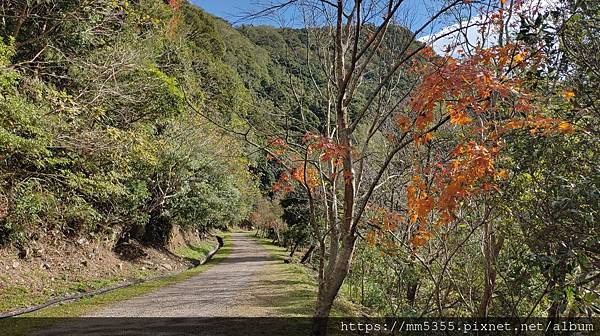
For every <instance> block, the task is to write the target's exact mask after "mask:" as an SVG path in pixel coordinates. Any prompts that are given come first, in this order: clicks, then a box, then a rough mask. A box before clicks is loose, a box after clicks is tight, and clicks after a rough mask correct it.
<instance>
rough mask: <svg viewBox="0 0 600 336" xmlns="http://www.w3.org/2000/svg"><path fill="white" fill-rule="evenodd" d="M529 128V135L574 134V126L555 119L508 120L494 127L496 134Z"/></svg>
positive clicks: (529, 118)
mask: <svg viewBox="0 0 600 336" xmlns="http://www.w3.org/2000/svg"><path fill="white" fill-rule="evenodd" d="M523 128H529V134H530V135H532V136H533V135H540V136H545V135H551V134H570V133H573V132H575V126H574V125H573V124H571V123H569V122H568V121H565V120H562V119H557V118H545V117H528V118H526V119H521V120H510V121H508V122H505V123H503V124H501V125H499V126H497V127H496V132H497V133H498V134H504V133H507V132H510V131H513V130H519V129H523Z"/></svg>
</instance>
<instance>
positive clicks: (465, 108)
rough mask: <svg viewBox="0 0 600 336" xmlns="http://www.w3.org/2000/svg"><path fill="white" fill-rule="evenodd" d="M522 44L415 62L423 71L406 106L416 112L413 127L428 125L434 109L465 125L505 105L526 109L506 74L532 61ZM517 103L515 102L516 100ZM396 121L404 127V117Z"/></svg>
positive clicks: (513, 79) (517, 84)
mask: <svg viewBox="0 0 600 336" xmlns="http://www.w3.org/2000/svg"><path fill="white" fill-rule="evenodd" d="M529 55H530V52H529V51H528V50H527V49H525V47H523V46H520V45H515V44H509V45H506V46H503V47H493V48H488V49H478V50H476V53H475V55H473V56H471V57H465V58H463V59H461V60H456V59H454V58H452V57H448V58H445V59H443V58H437V59H430V60H428V61H427V62H423V64H421V65H417V67H419V69H417V70H415V71H416V72H418V73H426V74H429V75H426V76H425V78H424V79H423V80H422V82H421V83H420V85H419V86H418V87H417V89H416V90H415V93H414V94H413V95H412V97H411V100H410V107H411V108H412V110H413V111H414V112H415V113H416V127H417V129H418V130H420V131H423V130H425V129H426V128H427V127H429V126H430V125H431V122H432V121H433V115H434V110H435V109H437V108H441V109H442V110H443V109H445V110H446V111H447V113H448V115H449V116H450V122H451V123H453V124H454V125H461V126H463V125H468V124H471V123H472V122H473V116H477V115H482V114H484V113H491V112H494V111H495V110H496V109H498V108H500V107H502V106H506V107H507V108H513V107H515V106H517V107H518V108H519V109H520V110H522V111H526V110H528V109H530V104H529V102H528V100H526V99H522V98H523V97H525V96H527V94H526V92H525V90H524V89H523V88H522V86H521V82H520V80H519V79H518V78H517V77H515V76H508V75H507V73H510V71H512V69H513V68H514V66H515V65H517V64H518V65H523V66H526V65H527V64H529V63H530V62H534V61H535V60H534V58H531V57H528V56H529ZM517 103H518V104H517ZM396 123H397V124H398V126H400V127H401V128H403V129H404V128H405V127H406V125H407V123H406V120H401V119H399V118H397V120H396Z"/></svg>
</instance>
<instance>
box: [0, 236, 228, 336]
mask: <svg viewBox="0 0 600 336" xmlns="http://www.w3.org/2000/svg"><path fill="white" fill-rule="evenodd" d="M222 236H224V237H223V238H224V240H225V246H223V247H222V248H221V249H220V250H219V252H218V253H217V254H215V255H214V256H213V258H212V259H211V261H210V262H208V263H206V264H204V265H200V266H198V267H194V268H191V269H188V270H185V271H183V272H181V273H178V274H175V275H172V276H168V277H166V278H162V279H158V280H152V281H148V282H145V283H142V284H138V285H134V286H130V287H126V288H121V289H117V290H114V291H112V292H108V293H106V294H102V295H98V296H93V297H89V298H84V299H81V300H77V301H73V302H68V303H64V304H59V305H56V306H52V307H49V308H46V309H42V310H38V311H36V312H32V313H28V314H24V315H21V316H20V317H19V318H17V319H5V320H0V330H1V331H2V333H3V334H6V335H24V334H25V333H27V332H28V331H30V330H32V329H39V328H42V327H47V326H49V325H51V324H53V323H54V322H56V321H55V320H54V321H53V320H52V319H48V318H52V317H78V316H82V315H85V314H87V313H90V312H92V311H94V310H98V309H100V308H102V307H104V306H106V305H108V304H111V303H114V302H118V301H123V300H126V299H130V298H133V297H137V296H141V295H144V294H147V293H150V292H152V291H155V290H156V289H158V288H160V287H163V286H166V285H169V284H172V283H176V282H179V281H183V280H186V279H188V278H190V277H192V276H194V275H196V274H199V273H202V272H204V271H205V270H207V269H208V268H210V267H212V266H214V265H215V264H217V263H219V262H220V261H221V260H223V259H225V258H226V257H227V255H228V254H229V253H230V252H231V246H230V244H228V239H227V238H228V237H229V233H223V234H222ZM203 248H204V247H199V248H197V249H196V248H194V247H189V250H181V253H182V254H187V255H193V254H195V253H200V252H198V250H203ZM182 256H184V257H185V255H182Z"/></svg>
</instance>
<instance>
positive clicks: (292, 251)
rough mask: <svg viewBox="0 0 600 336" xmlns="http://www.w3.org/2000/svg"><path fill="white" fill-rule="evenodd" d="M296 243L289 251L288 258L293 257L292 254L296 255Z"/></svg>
mask: <svg viewBox="0 0 600 336" xmlns="http://www.w3.org/2000/svg"><path fill="white" fill-rule="evenodd" d="M298 244H299V243H298V242H297V241H296V243H295V244H294V246H292V250H291V251H290V258H291V257H293V256H294V253H296V249H297V248H298Z"/></svg>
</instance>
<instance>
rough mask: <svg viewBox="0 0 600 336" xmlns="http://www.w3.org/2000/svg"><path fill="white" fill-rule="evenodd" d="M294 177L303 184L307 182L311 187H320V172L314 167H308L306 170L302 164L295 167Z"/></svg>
mask: <svg viewBox="0 0 600 336" xmlns="http://www.w3.org/2000/svg"><path fill="white" fill-rule="evenodd" d="M292 177H293V178H294V180H296V181H298V182H300V183H302V184H304V183H306V185H307V186H308V187H309V188H311V189H313V188H316V187H318V186H319V183H320V180H319V172H318V171H317V169H316V168H314V167H308V169H306V170H305V169H304V166H300V167H298V168H296V169H294V172H293V173H292ZM305 180H306V181H305Z"/></svg>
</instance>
